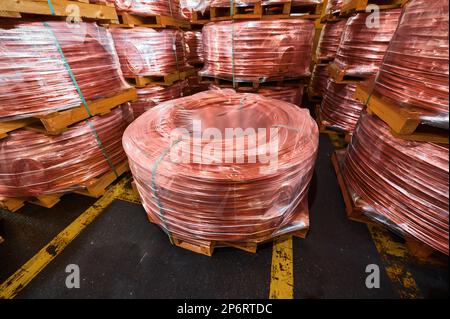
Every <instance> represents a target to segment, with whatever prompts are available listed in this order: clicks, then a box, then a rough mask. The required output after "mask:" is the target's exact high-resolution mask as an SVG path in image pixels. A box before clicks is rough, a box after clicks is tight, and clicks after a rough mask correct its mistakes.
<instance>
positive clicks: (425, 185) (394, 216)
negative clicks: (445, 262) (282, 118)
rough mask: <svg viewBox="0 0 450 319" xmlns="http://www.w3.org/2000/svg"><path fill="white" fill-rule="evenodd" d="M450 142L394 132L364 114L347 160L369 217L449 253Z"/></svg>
mask: <svg viewBox="0 0 450 319" xmlns="http://www.w3.org/2000/svg"><path fill="white" fill-rule="evenodd" d="M448 156H449V153H448V145H439V144H433V143H426V142H413V141H407V140H403V139H399V138H395V137H393V136H392V134H391V132H390V129H389V127H387V125H386V124H384V122H382V121H381V120H379V119H378V118H377V117H374V116H369V115H368V114H363V115H362V116H361V120H360V122H359V124H358V127H357V129H356V131H355V134H354V136H353V138H352V142H351V144H350V145H349V147H348V152H347V155H346V157H345V161H344V163H343V175H344V178H345V181H346V182H347V185H349V187H350V189H351V191H353V192H354V194H353V199H354V201H355V203H356V205H357V206H358V207H361V208H362V209H363V210H364V211H365V212H366V214H367V215H368V216H369V217H372V218H375V219H377V220H379V221H381V222H384V223H387V224H388V225H390V226H392V227H395V229H397V230H399V231H400V232H401V233H403V234H407V235H409V236H412V237H414V238H416V239H418V240H419V241H421V242H423V243H425V244H427V245H429V246H431V247H433V248H434V249H436V250H438V251H441V252H443V253H445V254H447V255H448V253H449V250H448V240H449V237H448V230H449V224H448V213H449V204H448V203H449V157H448Z"/></svg>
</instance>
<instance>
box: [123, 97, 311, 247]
mask: <svg viewBox="0 0 450 319" xmlns="http://www.w3.org/2000/svg"><path fill="white" fill-rule="evenodd" d="M193 120H196V121H200V126H201V128H197V126H199V124H195V123H194V122H193ZM175 128H177V129H178V132H179V133H180V130H182V129H184V130H185V132H184V133H182V135H178V134H173V132H174V131H173V129H175ZM226 128H231V129H236V128H241V129H243V130H246V129H249V130H251V129H252V128H253V129H255V131H258V128H260V129H262V130H264V131H266V130H270V129H271V128H272V129H273V130H275V131H273V132H271V133H268V134H267V135H258V134H252V133H251V132H250V133H249V132H248V135H244V136H239V137H236V135H235V137H234V138H233V137H230V136H229V135H228V137H226V136H227V135H225V134H226V131H227V130H226ZM212 129H213V130H212ZM276 131H278V134H276V133H275V132H276ZM208 132H214V136H215V138H214V139H211V137H210V136H209V134H210V133H208ZM205 134H206V135H208V136H206V135H205ZM199 135H200V136H199ZM201 135H203V138H202V137H201ZM256 135H258V136H256ZM269 136H270V137H269ZM277 137H278V141H279V142H278V147H276V146H274V144H273V143H274V142H275V140H276V139H277ZM253 138H256V140H258V143H256V142H255V144H253V143H250V140H251V139H253ZM246 141H247V142H246ZM230 142H231V143H230ZM233 142H234V143H233ZM211 143H212V144H211ZM123 144H124V148H125V151H126V153H127V156H128V158H129V162H130V167H131V170H132V173H133V176H134V179H135V181H136V183H137V188H138V191H139V194H140V195H141V197H142V200H143V205H144V208H145V210H146V211H147V213H148V214H149V217H150V218H151V219H152V220H153V221H155V222H156V223H157V224H159V225H160V226H161V227H162V228H163V229H165V231H166V232H167V233H169V234H174V235H176V236H177V237H179V238H184V239H190V240H207V241H211V240H223V241H255V242H258V241H261V240H264V239H267V238H270V237H272V236H276V235H277V234H282V233H285V232H289V231H293V230H296V229H302V228H305V227H307V225H308V213H307V206H308V205H307V191H308V185H309V182H310V180H311V177H312V173H313V167H314V162H315V158H316V154H317V148H318V128H317V125H316V123H315V122H314V120H313V119H312V118H311V116H310V115H309V111H308V110H306V109H301V108H299V107H297V106H295V105H292V104H290V103H286V102H283V101H278V100H274V99H268V98H264V97H261V96H259V95H255V94H239V93H235V92H234V91H233V90H211V91H206V92H202V93H198V94H195V95H193V96H189V97H185V98H181V99H177V100H172V101H168V102H164V103H162V104H159V105H158V106H156V107H154V108H152V109H150V110H149V111H147V112H146V113H144V114H143V115H142V116H141V117H139V118H138V119H137V120H136V121H134V122H133V123H132V124H131V125H130V126H129V127H128V128H127V130H126V131H125V134H124V137H123ZM247 144H248V145H247ZM256 144H258V146H257V147H256ZM264 146H266V147H267V148H265V149H264ZM220 148H222V149H223V151H224V152H219V151H218V149H220ZM269 149H271V150H273V151H274V153H272V155H269V157H268V159H269V158H270V159H271V160H275V159H276V158H278V162H277V163H275V162H272V161H271V160H269V161H266V162H264V161H261V158H260V156H261V155H264V154H266V155H267V154H269V151H268V150H269ZM183 150H185V151H186V152H187V154H186V153H185V156H183V155H180V157H179V158H178V160H177V159H176V156H174V155H177V154H180V151H181V153H182V151H183ZM275 151H276V153H277V154H275ZM241 152H242V153H241ZM239 154H240V155H239ZM255 154H258V158H257V159H256V157H255V158H254V159H255V160H254V161H253V160H251V159H252V157H253V156H254V155H255ZM230 155H231V156H230ZM241 155H242V157H241ZM229 156H230V157H229ZM239 157H240V158H241V159H242V160H243V163H238V162H239ZM227 158H228V159H227ZM230 159H231V161H230Z"/></svg>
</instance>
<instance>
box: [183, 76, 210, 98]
mask: <svg viewBox="0 0 450 319" xmlns="http://www.w3.org/2000/svg"><path fill="white" fill-rule="evenodd" d="M188 83H189V92H190V93H191V94H196V93H199V92H203V91H208V90H209V87H210V82H208V81H201V77H199V76H197V75H194V76H190V77H188Z"/></svg>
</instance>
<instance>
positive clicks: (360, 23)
mask: <svg viewBox="0 0 450 319" xmlns="http://www.w3.org/2000/svg"><path fill="white" fill-rule="evenodd" d="M378 14H379V19H380V20H379V26H378V25H372V24H371V23H372V22H370V21H369V22H368V16H369V15H371V13H358V14H357V15H355V16H353V17H351V18H349V19H348V21H347V25H346V26H345V30H344V33H343V34H342V38H341V43H340V44H339V48H338V51H337V53H336V57H335V59H334V63H335V64H336V65H337V66H338V67H339V68H340V69H342V70H346V74H347V75H349V76H358V77H363V78H370V77H372V76H374V75H375V74H376V73H377V72H378V69H379V67H380V66H381V62H382V61H383V57H384V54H385V52H386V50H387V47H388V45H389V42H390V41H391V38H392V36H393V35H394V32H395V30H396V28H397V25H398V21H399V18H400V14H401V9H392V10H385V11H380V12H379V13H378ZM369 20H370V19H369Z"/></svg>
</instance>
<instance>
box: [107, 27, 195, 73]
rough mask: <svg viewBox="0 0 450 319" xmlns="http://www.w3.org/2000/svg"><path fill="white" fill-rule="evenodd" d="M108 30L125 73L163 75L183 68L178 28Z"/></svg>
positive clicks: (182, 48) (181, 36)
mask: <svg viewBox="0 0 450 319" xmlns="http://www.w3.org/2000/svg"><path fill="white" fill-rule="evenodd" d="M111 33H112V36H113V38H114V44H115V46H116V49H117V54H118V55H119V60H120V65H121V67H122V72H123V74H124V75H125V76H135V75H142V76H144V75H152V76H164V75H167V74H169V73H173V72H176V71H181V70H183V69H185V68H186V67H187V63H186V54H185V50H186V48H185V46H184V39H183V32H181V31H177V30H170V29H167V30H161V31H157V30H154V29H150V28H140V27H137V28H132V29H122V28H113V29H112V30H111Z"/></svg>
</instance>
